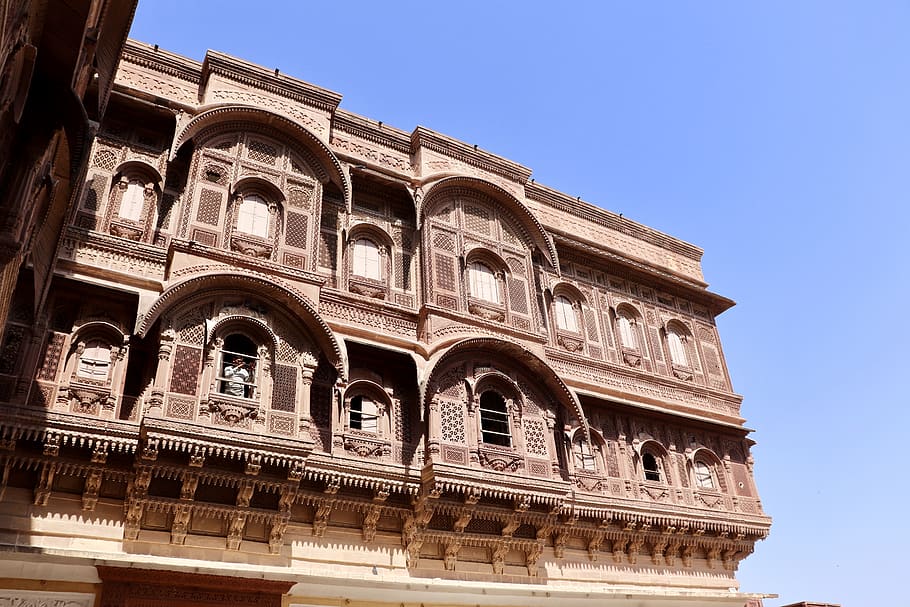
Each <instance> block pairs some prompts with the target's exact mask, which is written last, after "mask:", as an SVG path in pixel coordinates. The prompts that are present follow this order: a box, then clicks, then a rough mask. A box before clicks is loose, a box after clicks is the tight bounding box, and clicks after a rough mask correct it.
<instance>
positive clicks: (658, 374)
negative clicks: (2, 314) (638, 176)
mask: <svg viewBox="0 0 910 607" xmlns="http://www.w3.org/2000/svg"><path fill="white" fill-rule="evenodd" d="M340 101H341V97H340V96H339V95H337V94H336V93H333V92H331V91H328V90H325V89H322V88H319V87H317V86H313V85H311V84H308V83H305V82H302V81H299V80H296V79H294V78H290V77H288V76H285V75H282V74H280V73H278V72H276V71H272V70H267V69H264V68H260V67H257V66H255V65H251V64H249V63H246V62H244V61H242V60H239V59H236V58H233V57H230V56H227V55H224V54H221V53H217V52H209V53H208V54H207V55H206V57H205V60H204V61H203V62H202V63H201V64H200V63H198V62H196V61H193V60H190V59H187V58H183V57H179V56H176V55H174V54H171V53H168V52H166V51H164V50H161V49H158V48H157V47H151V46H148V45H145V44H142V43H138V42H132V41H131V42H127V44H126V46H125V49H124V50H123V54H122V57H121V61H120V65H119V70H118V71H117V74H116V78H115V80H114V83H113V93H112V94H111V96H110V101H109V102H108V106H107V111H106V114H105V115H104V117H103V119H102V120H100V122H99V124H98V129H97V134H96V136H95V137H94V138H93V139H91V140H90V141H89V145H90V148H87V152H86V154H87V162H86V170H85V175H84V178H82V179H81V181H80V182H79V183H78V186H77V192H75V193H74V195H73V196H72V198H71V201H70V203H69V205H68V208H67V211H66V213H65V214H64V219H63V223H64V224H65V225H64V227H63V230H62V235H61V238H60V239H59V241H58V242H56V243H55V248H54V250H53V255H52V263H50V264H49V266H48V267H49V271H48V272H47V275H48V279H47V281H48V287H47V289H46V293H43V294H42V293H41V292H40V291H37V290H36V289H35V286H34V285H35V284H36V280H38V278H39V276H38V275H39V274H40V273H41V272H42V266H41V265H40V264H38V263H34V264H29V265H28V266H27V267H25V268H24V269H23V270H22V272H21V273H20V274H19V277H18V285H17V287H16V289H15V292H14V294H13V296H12V299H11V303H10V306H9V309H10V312H9V315H8V319H7V322H6V327H5V331H4V337H3V342H2V353H0V475H2V476H0V482H2V485H0V494H2V501H0V544H2V546H3V549H4V550H5V554H4V556H5V557H6V558H5V559H3V562H2V563H0V600H2V598H3V597H12V596H25V597H31V598H33V599H34V600H35V601H36V602H39V601H41V600H45V601H47V600H59V601H63V602H64V603H65V604H67V605H73V606H74V607H75V606H76V605H85V606H86V607H89V606H91V605H92V604H93V602H94V601H96V600H98V601H100V603H96V604H100V605H104V606H105V607H108V606H110V607H114V606H132V605H137V606H139V605H141V606H146V605H148V606H162V607H163V606H165V605H178V604H179V605H198V606H202V605H212V604H214V603H220V604H227V605H232V604H255V605H275V606H277V605H340V604H345V605H390V606H391V605H402V604H406V605H419V604H424V605H543V604H545V603H550V602H551V601H553V600H558V601H559V603H558V604H560V605H563V604H567V605H571V604H598V605H644V606H656V605H718V606H721V605H729V606H731V607H732V606H734V605H735V606H737V607H742V605H744V604H745V603H746V601H747V600H748V599H750V598H751V597H750V596H748V595H745V594H742V593H740V592H738V591H737V590H736V588H737V587H738V584H737V581H736V578H735V571H736V568H737V565H738V563H739V562H740V561H741V560H742V559H743V558H745V557H746V556H747V555H748V554H750V553H751V551H752V549H753V546H754V543H755V542H756V541H758V540H760V539H762V538H764V537H765V536H766V535H767V533H768V530H769V526H770V519H769V518H768V517H767V516H766V515H765V513H764V512H763V510H762V506H761V502H760V500H759V497H758V494H757V491H756V487H755V484H754V480H753V475H752V460H751V456H750V447H751V445H752V442H751V440H750V439H749V438H748V433H749V430H748V429H747V428H745V427H744V426H743V422H744V420H743V418H742V417H741V416H740V403H741V397H740V396H738V395H737V394H736V393H735V392H733V389H732V386H731V383H730V377H729V374H728V372H727V368H726V365H725V362H724V357H723V352H722V350H721V344H720V338H719V336H718V333H717V329H716V325H715V317H716V316H717V315H718V314H720V313H721V312H723V311H724V310H726V309H728V308H729V307H730V306H731V305H732V302H731V301H730V300H728V299H726V298H724V297H722V296H719V295H717V294H714V293H712V292H710V291H709V290H707V284H706V282H705V281H704V278H703V276H702V272H701V267H700V258H701V251H700V250H699V249H698V248H696V247H694V246H692V245H689V244H687V243H684V242H681V241H679V240H677V239H674V238H672V237H670V236H667V235H665V234H662V233H659V232H657V231H655V230H652V229H650V228H648V227H646V226H643V225H640V224H637V223H635V222H632V221H629V220H628V219H624V218H622V217H619V216H617V215H615V214H613V213H610V212H608V211H605V210H602V209H599V208H596V207H594V206H592V205H589V204H587V203H584V202H581V201H579V200H577V199H575V198H572V197H569V196H567V195H565V194H562V193H560V192H557V191H555V190H553V189H550V188H547V187H546V186H543V185H540V184H536V183H535V182H534V181H533V180H531V179H530V175H531V171H530V169H528V168H526V167H524V166H521V165H519V164H516V163H514V162H511V161H509V160H507V159H505V158H501V157H499V156H496V155H494V154H491V153H488V152H486V151H483V150H479V149H477V148H476V147H475V146H470V145H467V144H465V143H463V142H460V141H457V140H455V139H452V138H450V137H447V136H445V135H442V134H440V133H437V132H434V131H432V130H429V129H426V128H422V127H418V128H416V129H414V130H413V131H412V132H405V131H401V130H398V129H396V128H393V127H390V126H388V125H384V124H381V123H377V122H375V121H373V120H370V119H367V118H364V117H361V116H358V115H354V114H352V113H350V112H347V111H345V110H343V109H341V108H339V103H340ZM42 276H43V275H42Z"/></svg>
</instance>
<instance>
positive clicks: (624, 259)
mask: <svg viewBox="0 0 910 607" xmlns="http://www.w3.org/2000/svg"><path fill="white" fill-rule="evenodd" d="M548 232H549V234H550V236H551V238H552V239H553V241H554V242H555V243H556V244H557V245H558V246H563V247H567V248H572V249H576V250H577V251H579V252H580V254H581V255H582V256H584V257H586V258H588V259H592V260H594V259H597V260H601V261H605V262H610V263H615V264H617V265H619V266H620V267H623V268H625V269H626V270H627V271H628V272H629V273H630V274H631V275H637V277H638V276H647V277H648V278H649V279H651V280H654V279H655V278H656V279H659V280H662V281H663V282H665V283H666V284H667V285H668V286H670V287H672V288H676V289H678V290H680V291H682V292H684V293H685V297H686V298H688V299H690V300H691V301H693V302H696V303H701V304H703V305H705V306H707V307H708V308H709V309H710V310H711V311H712V312H713V313H714V315H715V316H716V315H718V314H720V313H721V312H724V311H725V310H729V309H730V308H732V307H733V306H734V305H736V302H735V301H733V300H732V299H730V298H728V297H724V296H723V295H718V294H717V293H713V292H711V291H708V290H707V289H706V287H707V284H706V283H704V282H700V281H694V280H691V279H690V278H686V277H684V276H682V275H679V274H676V273H673V272H670V271H668V270H667V269H666V268H661V267H658V266H655V265H652V264H650V263H648V262H645V261H640V260H636V259H632V258H630V257H628V256H626V255H624V254H623V253H621V252H617V251H613V250H610V249H607V248H606V247H605V246H604V245H602V244H601V245H596V244H594V243H591V242H588V241H585V240H582V239H580V238H579V237H578V236H577V235H570V234H565V233H562V232H559V231H557V230H554V229H552V228H550V229H549V230H548ZM614 273H615V272H614Z"/></svg>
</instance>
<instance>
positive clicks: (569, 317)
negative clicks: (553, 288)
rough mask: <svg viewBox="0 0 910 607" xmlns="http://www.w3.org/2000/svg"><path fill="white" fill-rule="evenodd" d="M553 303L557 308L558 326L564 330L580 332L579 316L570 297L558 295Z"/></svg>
mask: <svg viewBox="0 0 910 607" xmlns="http://www.w3.org/2000/svg"><path fill="white" fill-rule="evenodd" d="M553 304H554V306H555V308H556V326H557V327H558V328H560V329H562V330H564V331H572V332H573V333H578V318H577V317H576V316H575V308H574V307H573V306H572V302H571V301H570V300H569V298H567V297H564V296H562V295H558V296H556V299H554V300H553Z"/></svg>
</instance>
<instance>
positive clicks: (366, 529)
mask: <svg viewBox="0 0 910 607" xmlns="http://www.w3.org/2000/svg"><path fill="white" fill-rule="evenodd" d="M380 514H382V507H381V506H379V505H377V504H373V505H372V506H370V507H369V508H367V511H366V514H364V515H363V541H364V542H366V543H367V544H369V543H370V542H372V541H373V539H374V538H375V537H376V524H377V523H378V522H379V516H380Z"/></svg>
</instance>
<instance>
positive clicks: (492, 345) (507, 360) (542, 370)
mask: <svg viewBox="0 0 910 607" xmlns="http://www.w3.org/2000/svg"><path fill="white" fill-rule="evenodd" d="M472 353H476V354H477V358H478V359H484V360H491V359H496V360H499V361H502V364H503V366H508V367H513V368H515V369H516V370H518V371H520V372H523V373H522V374H523V375H526V376H527V377H529V378H534V379H535V381H536V382H537V383H538V384H539V386H540V388H541V389H542V391H544V392H545V393H546V394H548V395H549V396H551V397H552V399H553V402H554V403H558V404H559V405H562V407H564V409H565V410H566V412H567V413H568V417H567V420H566V421H567V423H571V424H573V425H575V426H577V427H579V428H581V429H582V430H583V432H584V435H585V436H586V438H587V439H588V440H589V441H590V440H591V434H590V430H589V428H588V421H587V418H586V416H585V414H584V411H583V410H582V407H581V403H580V402H579V400H578V397H577V396H576V395H575V393H574V392H572V391H571V390H570V389H569V387H568V386H567V385H566V384H565V382H563V381H562V379H561V378H560V377H559V376H558V375H557V374H556V372H555V371H554V370H553V369H551V368H550V366H549V365H547V364H546V363H545V362H544V361H543V360H542V359H541V358H540V357H538V356H537V355H535V354H534V353H533V352H531V351H530V350H528V349H527V348H525V347H523V346H521V345H519V344H516V343H512V342H507V341H504V340H501V339H497V338H494V337H478V338H471V339H465V340H463V341H460V342H458V343H456V344H454V345H453V346H451V347H450V348H448V349H446V350H440V351H437V352H436V353H435V354H433V355H432V356H431V357H430V360H429V361H428V363H427V365H426V366H425V368H424V370H423V374H422V376H421V377H420V378H419V386H420V402H421V403H422V408H423V409H424V410H427V409H428V408H429V406H430V401H431V400H432V398H433V394H432V390H430V388H431V387H432V386H433V385H434V382H435V380H436V378H437V376H439V373H445V372H446V371H447V370H448V367H450V366H451V364H456V363H457V362H458V361H460V360H461V358H463V357H464V358H469V357H470V356H471V354H472ZM450 363H451V364H450ZM468 394H470V391H468Z"/></svg>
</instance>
